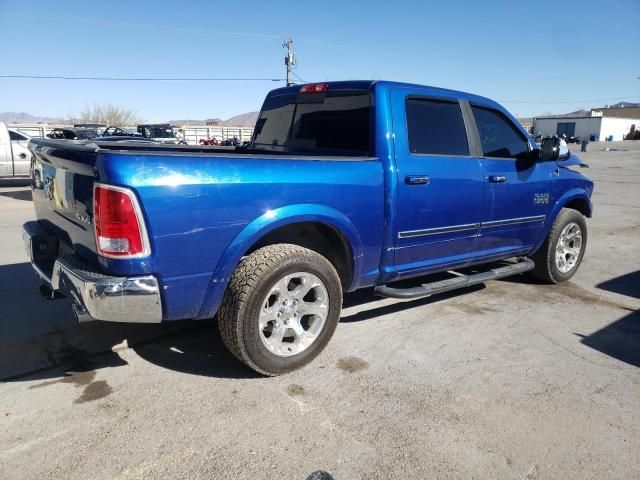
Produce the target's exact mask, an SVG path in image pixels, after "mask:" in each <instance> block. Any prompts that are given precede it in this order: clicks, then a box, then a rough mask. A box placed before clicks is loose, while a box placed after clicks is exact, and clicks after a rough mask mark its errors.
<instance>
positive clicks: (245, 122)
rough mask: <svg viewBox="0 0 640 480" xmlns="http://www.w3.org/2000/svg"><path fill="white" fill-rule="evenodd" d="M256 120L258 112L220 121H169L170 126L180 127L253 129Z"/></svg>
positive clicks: (216, 119)
mask: <svg viewBox="0 0 640 480" xmlns="http://www.w3.org/2000/svg"><path fill="white" fill-rule="evenodd" d="M257 119H258V112H248V113H242V114H240V115H236V116H235V117H231V118H228V119H227V120H222V119H221V118H207V119H205V120H169V123H170V124H171V125H174V126H176V127H181V126H183V125H187V126H190V125H207V124H210V125H217V126H220V127H253V126H254V125H255V124H256V120H257Z"/></svg>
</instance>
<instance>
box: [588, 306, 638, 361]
mask: <svg viewBox="0 0 640 480" xmlns="http://www.w3.org/2000/svg"><path fill="white" fill-rule="evenodd" d="M576 335H578V336H579V337H582V340H580V342H581V343H582V344H583V345H586V346H588V347H591V348H593V349H595V350H598V351H599V352H602V353H604V354H605V355H609V356H610V357H613V358H616V359H618V360H620V361H622V362H625V363H628V364H629V365H634V366H636V367H640V312H637V311H636V312H631V313H630V314H629V315H625V316H624V317H622V318H621V319H620V320H617V321H615V322H613V323H612V324H610V325H607V326H606V327H604V328H602V329H600V330H598V331H597V332H595V333H592V334H591V335H588V336H584V335H580V334H578V333H576Z"/></svg>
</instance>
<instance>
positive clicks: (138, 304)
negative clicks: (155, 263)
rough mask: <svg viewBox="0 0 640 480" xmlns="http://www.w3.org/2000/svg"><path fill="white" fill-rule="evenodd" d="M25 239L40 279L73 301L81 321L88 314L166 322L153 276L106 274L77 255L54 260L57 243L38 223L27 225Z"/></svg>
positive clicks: (112, 319) (106, 318) (100, 317)
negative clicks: (163, 318)
mask: <svg viewBox="0 0 640 480" xmlns="http://www.w3.org/2000/svg"><path fill="white" fill-rule="evenodd" d="M22 238H23V240H24V243H25V249H26V250H27V254H28V255H29V258H30V260H31V265H32V266H33V268H34V270H35V271H36V273H37V274H38V276H39V277H40V278H41V279H42V280H43V281H44V282H45V284H46V285H47V286H48V287H49V288H51V290H52V291H53V292H55V293H60V294H62V295H64V296H66V297H70V298H71V299H73V301H74V302H75V304H76V305H74V311H75V312H76V315H77V316H78V319H79V320H85V319H87V318H86V316H87V315H88V316H89V317H91V318H92V319H95V320H104V321H107V322H131V323H159V322H161V321H162V301H161V298H160V285H159V283H158V280H157V279H156V278H155V277H154V276H153V275H145V276H140V277H112V276H108V275H104V274H103V273H101V272H99V271H98V270H97V269H95V268H94V267H92V266H90V265H89V264H88V263H87V262H86V261H84V260H83V259H82V258H80V257H79V256H77V255H66V256H61V257H57V258H56V257H53V258H55V260H53V261H51V258H52V257H51V254H52V253H53V254H54V255H55V253H54V252H57V247H56V248H54V247H53V246H52V245H51V243H52V242H53V243H55V242H57V240H56V239H55V238H54V237H52V236H51V235H50V234H48V232H47V231H46V230H45V229H43V228H42V227H41V226H40V224H39V223H38V222H27V223H25V224H24V225H23V226H22ZM45 254H46V255H45ZM47 260H49V261H47Z"/></svg>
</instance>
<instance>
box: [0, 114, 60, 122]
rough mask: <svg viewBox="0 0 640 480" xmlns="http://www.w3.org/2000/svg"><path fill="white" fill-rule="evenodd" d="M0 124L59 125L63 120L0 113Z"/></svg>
mask: <svg viewBox="0 0 640 480" xmlns="http://www.w3.org/2000/svg"><path fill="white" fill-rule="evenodd" d="M0 122H4V123H50V124H61V123H64V120H62V119H61V118H51V117H36V116H34V115H31V114H30V113H25V112H2V113H0Z"/></svg>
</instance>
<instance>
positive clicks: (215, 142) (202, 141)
mask: <svg viewBox="0 0 640 480" xmlns="http://www.w3.org/2000/svg"><path fill="white" fill-rule="evenodd" d="M199 143H200V145H220V142H219V141H218V139H217V138H216V137H211V138H201V139H200V140H199Z"/></svg>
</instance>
